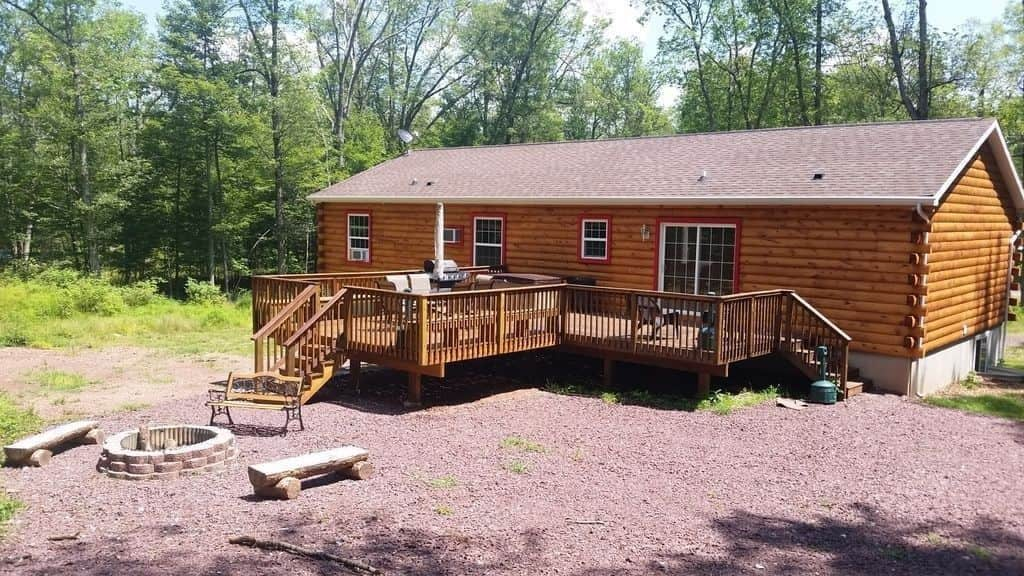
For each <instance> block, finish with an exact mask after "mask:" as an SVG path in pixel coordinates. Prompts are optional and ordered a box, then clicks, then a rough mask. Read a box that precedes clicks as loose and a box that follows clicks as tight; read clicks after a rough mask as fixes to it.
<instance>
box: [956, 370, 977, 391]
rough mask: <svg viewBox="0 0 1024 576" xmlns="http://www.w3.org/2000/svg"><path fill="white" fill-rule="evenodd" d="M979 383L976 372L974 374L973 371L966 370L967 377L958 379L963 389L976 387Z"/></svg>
mask: <svg viewBox="0 0 1024 576" xmlns="http://www.w3.org/2000/svg"><path fill="white" fill-rule="evenodd" d="M980 383H981V382H980V380H979V379H978V375H977V374H975V373H974V372H968V373H967V377H966V378H964V379H963V380H961V381H960V386H962V387H963V388H964V389H965V390H974V389H975V388H977V387H978V384H980Z"/></svg>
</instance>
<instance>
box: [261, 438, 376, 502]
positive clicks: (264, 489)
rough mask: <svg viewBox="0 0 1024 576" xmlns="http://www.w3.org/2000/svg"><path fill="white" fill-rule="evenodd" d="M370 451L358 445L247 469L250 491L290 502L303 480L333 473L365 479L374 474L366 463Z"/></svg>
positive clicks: (297, 494) (354, 478)
mask: <svg viewBox="0 0 1024 576" xmlns="http://www.w3.org/2000/svg"><path fill="white" fill-rule="evenodd" d="M369 457H370V452H369V451H367V450H365V449H363V448H359V447H358V446H341V447H339V448H332V449H330V450H324V451H323V452H313V453H311V454H303V455H301V456H293V457H291V458H285V459H283V460H275V461H273V462H264V463H262V464H253V465H251V466H249V482H250V483H252V489H253V492H254V493H255V494H256V495H257V496H262V497H265V498H280V499H282V500H291V499H293V498H298V496H299V493H300V492H301V491H302V479H303V478H309V477H311V476H319V475H321V474H327V473H330V472H334V473H337V474H340V475H341V476H343V477H345V478H350V479H352V480H365V479H367V478H369V477H370V476H371V475H372V474H373V464H371V463H370V462H368V461H367V458H369Z"/></svg>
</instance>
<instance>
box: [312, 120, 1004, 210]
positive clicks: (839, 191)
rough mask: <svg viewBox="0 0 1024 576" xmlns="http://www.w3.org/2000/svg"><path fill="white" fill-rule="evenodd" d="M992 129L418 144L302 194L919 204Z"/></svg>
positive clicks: (883, 127)
mask: <svg viewBox="0 0 1024 576" xmlns="http://www.w3.org/2000/svg"><path fill="white" fill-rule="evenodd" d="M994 127H995V121H994V120H991V119H958V120H936V121H927V122H893V123H881V124H851V125H839V126H819V127H802V128H782V129H771V130H751V131H741V132H717V133H707V134H683V135H676V136H660V137H647V138H625V139H615V140H584V141H570V142H552V143H539V144H520V145H508V146H478V147H464V148H436V149H417V150H413V151H412V153H410V154H408V155H405V156H400V157H398V158H395V159H393V160H389V161H387V162H384V163H382V164H380V165H378V166H376V167H374V168H372V169H370V170H367V171H365V172H362V173H359V174H356V175H355V176H353V177H351V178H349V179H347V180H345V181H342V182H339V183H337V184H334V185H333V186H330V187H329V188H326V189H324V190H321V191H320V192H317V193H315V194H313V195H311V196H310V199H311V200H313V201H315V202H319V201H362V202H366V201H377V202H434V201H444V202H536V203H573V202H588V201H589V202H595V201H596V202H599V203H612V202H623V203H626V202H631V203H644V202H659V203H661V202H663V203H678V202H686V203H689V202H694V203H696V202H703V203H738V202H773V203H774V202H787V203H800V202H809V201H817V202H822V201H837V202H850V203H872V202H878V203H890V202H899V203H913V202H928V201H930V200H933V199H937V197H938V196H940V195H941V192H942V191H943V190H944V188H945V187H946V186H948V185H949V183H950V182H951V179H952V178H953V176H954V175H955V174H956V173H958V172H959V170H960V169H961V168H962V167H963V165H964V164H963V163H964V162H965V161H966V160H967V159H969V157H970V156H973V154H974V152H975V151H976V150H977V148H978V147H979V146H980V145H981V144H982V142H984V141H985V140H984V139H985V138H986V137H989V136H990V135H993V134H995V135H998V134H999V132H998V130H993V128H994ZM1000 145H1002V143H1001V142H1000ZM815 172H821V173H822V174H823V177H822V178H821V179H820V180H815V179H814V178H813V175H814V173H815ZM702 174H703V175H704V177H703V178H701V176H702ZM1014 180H1015V178H1014Z"/></svg>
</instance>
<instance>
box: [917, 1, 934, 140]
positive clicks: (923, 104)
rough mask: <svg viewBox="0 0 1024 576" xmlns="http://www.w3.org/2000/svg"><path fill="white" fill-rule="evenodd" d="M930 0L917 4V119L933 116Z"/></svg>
mask: <svg viewBox="0 0 1024 576" xmlns="http://www.w3.org/2000/svg"><path fill="white" fill-rule="evenodd" d="M928 52H929V49H928V0H918V2H917V119H918V120H927V119H928V118H929V116H930V115H931V110H930V108H931V103H930V100H931V74H929V70H928Z"/></svg>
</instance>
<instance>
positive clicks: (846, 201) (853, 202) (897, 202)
mask: <svg viewBox="0 0 1024 576" xmlns="http://www.w3.org/2000/svg"><path fill="white" fill-rule="evenodd" d="M309 200H310V201H311V202H313V203H314V204H319V203H339V204H436V203H438V202H443V203H445V204H499V205H500V204H512V205H521V204H529V205H540V206H578V205H589V204H602V205H604V204H607V205H615V206H623V205H671V206H686V205H697V206H715V205H722V206H725V205H729V206H742V205H748V206H801V205H814V206H821V205H842V206H916V205H918V204H927V203H928V202H930V201H931V197H929V196H690V197H679V196H641V197H637V196H597V197H594V196H576V197H560V198H559V197H554V198H553V197H550V196H535V197H529V198H526V197H517V198H495V197H486V196H466V197H460V198H439V197H433V198H426V197H423V196H391V197H387V198H384V197H380V196H344V197H339V196H334V197H330V196H329V197H320V198H314V197H310V198H309Z"/></svg>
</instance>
